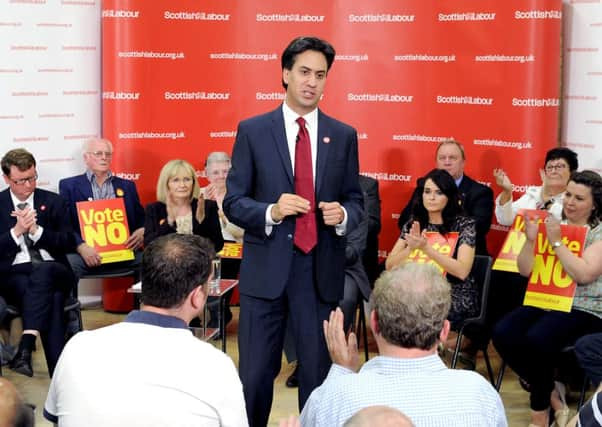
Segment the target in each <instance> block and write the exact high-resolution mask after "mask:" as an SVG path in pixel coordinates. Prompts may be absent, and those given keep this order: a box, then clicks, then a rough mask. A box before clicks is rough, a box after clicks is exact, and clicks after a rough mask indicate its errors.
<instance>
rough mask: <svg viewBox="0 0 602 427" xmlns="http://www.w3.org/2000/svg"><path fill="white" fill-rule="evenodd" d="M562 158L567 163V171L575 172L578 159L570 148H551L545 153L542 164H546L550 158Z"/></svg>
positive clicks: (577, 166)
mask: <svg viewBox="0 0 602 427" xmlns="http://www.w3.org/2000/svg"><path fill="white" fill-rule="evenodd" d="M558 159H562V160H564V161H565V162H567V164H568V165H569V171H571V172H575V171H576V170H577V169H578V168H579V160H577V153H575V152H574V151H573V150H571V149H570V148H566V147H558V148H552V149H551V150H549V151H548V152H547V153H546V161H545V162H544V164H543V166H544V168H545V166H546V165H547V164H548V162H549V161H550V160H558Z"/></svg>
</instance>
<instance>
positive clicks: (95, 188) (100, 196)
mask: <svg viewBox="0 0 602 427" xmlns="http://www.w3.org/2000/svg"><path fill="white" fill-rule="evenodd" d="M86 177H88V181H90V185H91V186H92V197H93V199H94V200H104V199H114V198H115V189H114V188H113V174H112V173H111V172H110V171H109V173H108V175H107V179H105V181H104V182H103V183H102V185H98V181H96V175H94V173H93V172H92V171H90V170H87V171H86Z"/></svg>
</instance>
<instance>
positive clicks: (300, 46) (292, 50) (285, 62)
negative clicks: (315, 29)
mask: <svg viewBox="0 0 602 427" xmlns="http://www.w3.org/2000/svg"><path fill="white" fill-rule="evenodd" d="M306 50H315V51H316V52H320V53H322V54H323V55H324V57H325V58H326V71H329V70H330V67H331V66H332V63H333V62H334V57H335V50H334V47H332V45H331V44H330V43H328V42H327V41H326V40H322V39H319V38H317V37H297V38H296V39H294V40H293V41H291V42H290V43H289V45H288V46H287V47H286V49H284V52H282V58H281V59H280V62H281V63H282V69H283V70H284V69H285V68H286V69H287V70H292V69H293V65H294V64H295V58H296V57H297V55H299V54H300V53H303V52H305V51H306ZM282 86H284V88H285V89H286V88H287V86H288V84H286V83H284V80H283V81H282Z"/></svg>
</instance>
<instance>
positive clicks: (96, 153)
mask: <svg viewBox="0 0 602 427" xmlns="http://www.w3.org/2000/svg"><path fill="white" fill-rule="evenodd" d="M88 154H92V155H93V156H94V157H96V158H97V159H102V158H103V157H104V158H106V159H110V158H111V157H113V153H111V152H110V151H88Z"/></svg>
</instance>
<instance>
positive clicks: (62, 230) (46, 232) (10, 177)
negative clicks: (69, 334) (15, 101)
mask: <svg viewBox="0 0 602 427" xmlns="http://www.w3.org/2000/svg"><path fill="white" fill-rule="evenodd" d="M0 164H1V167H2V173H3V174H4V182H6V184H7V185H8V189H6V190H4V191H2V192H0V212H1V213H0V277H2V281H1V282H0V295H1V296H2V297H4V298H5V299H6V301H7V302H8V303H9V304H13V305H15V306H17V307H19V309H20V310H21V317H22V320H23V333H22V335H21V340H20V343H19V349H18V351H17V354H16V355H15V356H14V357H13V359H12V361H11V362H10V367H11V369H12V370H14V371H15V372H18V373H20V374H23V375H27V376H29V377H31V376H33V369H32V366H31V352H32V350H33V348H34V345H35V341H36V337H38V336H40V337H41V339H42V344H43V346H44V352H45V354H46V363H47V365H48V373H49V374H50V376H52V373H53V372H54V367H55V366H56V363H57V361H58V358H59V355H60V353H61V351H62V350H63V347H64V345H65V326H64V320H63V307H64V301H65V297H66V296H67V294H68V292H69V291H70V290H71V288H72V286H73V283H74V277H73V273H72V272H71V269H70V268H69V263H68V262H67V258H66V256H65V254H66V253H67V252H71V251H73V250H74V249H75V239H74V238H73V231H72V228H71V224H70V222H69V218H68V217H67V216H66V215H65V212H66V211H67V203H66V202H65V200H64V199H63V198H62V197H60V196H59V195H57V194H55V193H51V192H49V191H46V190H41V189H38V188H36V180H37V178H38V174H37V172H36V161H35V159H34V157H33V156H32V155H31V153H29V152H28V151H26V150H24V149H22V148H19V149H15V150H11V151H9V152H8V153H6V154H5V155H4V157H3V158H2V160H1V162H0Z"/></svg>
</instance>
